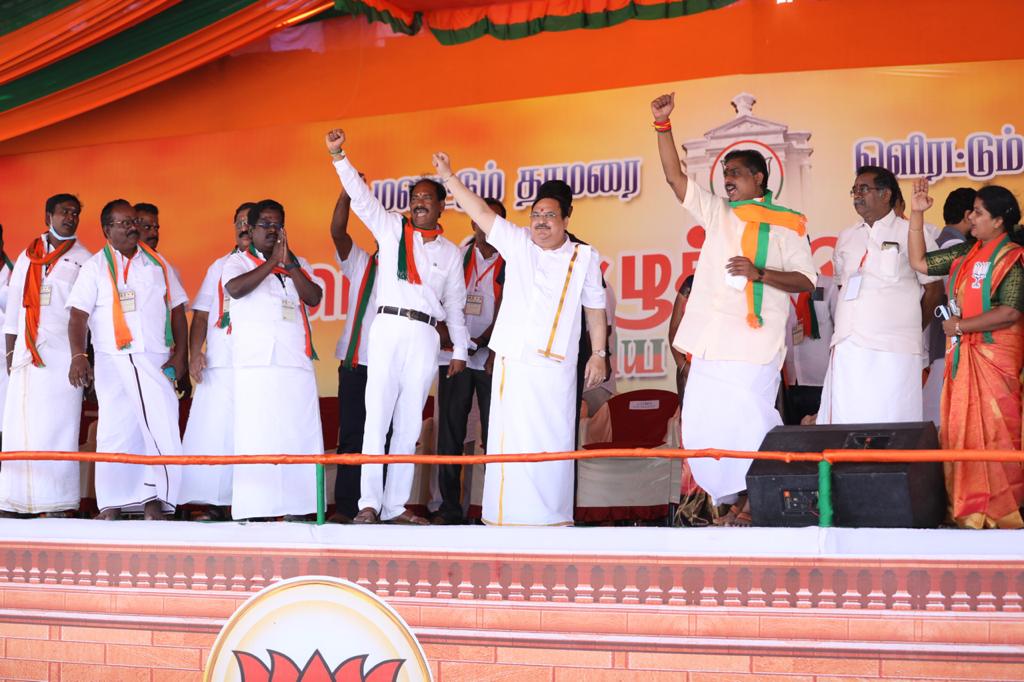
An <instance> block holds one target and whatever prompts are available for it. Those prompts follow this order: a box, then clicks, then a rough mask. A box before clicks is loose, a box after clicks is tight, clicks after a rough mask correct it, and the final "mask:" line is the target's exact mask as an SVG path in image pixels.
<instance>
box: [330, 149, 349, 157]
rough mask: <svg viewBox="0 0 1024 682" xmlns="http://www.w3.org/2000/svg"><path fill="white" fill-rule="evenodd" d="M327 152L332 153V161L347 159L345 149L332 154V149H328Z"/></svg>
mask: <svg viewBox="0 0 1024 682" xmlns="http://www.w3.org/2000/svg"><path fill="white" fill-rule="evenodd" d="M327 151H328V152H329V153H330V155H331V158H332V159H344V158H345V150H344V149H339V150H338V151H336V152H332V151H331V150H330V149H328V150H327Z"/></svg>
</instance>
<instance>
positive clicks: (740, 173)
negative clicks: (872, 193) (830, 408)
mask: <svg viewBox="0 0 1024 682" xmlns="http://www.w3.org/2000/svg"><path fill="white" fill-rule="evenodd" d="M674 108H675V94H674V93H673V94H671V95H662V96H660V97H658V98H656V99H655V100H654V101H653V102H651V113H652V114H654V129H655V131H656V134H657V138H658V153H659V155H660V156H661V166H662V170H663V171H664V172H665V180H666V181H667V182H668V185H669V187H671V188H672V191H673V193H674V194H675V195H676V198H677V199H679V201H680V202H681V203H682V205H683V208H685V209H686V210H687V211H689V212H690V213H691V214H692V215H693V217H695V218H696V219H697V220H698V221H700V223H701V224H702V225H703V226H704V229H705V231H706V232H707V238H706V240H705V241H704V246H703V248H702V249H701V253H700V260H699V261H698V262H697V271H696V273H695V274H694V278H693V292H692V295H691V296H690V299H689V301H688V303H687V306H686V315H685V316H683V319H682V322H681V323H680V325H679V330H678V331H677V333H676V336H675V339H674V340H673V345H674V346H675V348H676V349H678V350H680V351H682V352H684V353H692V354H693V359H692V364H691V366H690V374H689V377H688V379H687V385H686V394H685V396H684V397H683V410H682V437H683V438H682V439H683V446H684V447H686V448H688V449H691V450H701V449H705V448H717V449H723V450H751V451H753V450H757V449H758V447H760V445H761V441H762V440H763V439H764V436H765V434H766V433H767V432H768V431H770V430H771V429H772V428H773V427H774V426H778V425H779V424H781V423H782V418H781V417H780V416H779V412H778V410H776V409H775V400H776V397H777V396H778V391H779V379H780V376H779V370H780V368H781V367H782V361H783V359H784V357H785V352H786V350H785V348H786V344H785V335H786V320H787V318H788V316H789V306H790V302H789V294H791V293H796V292H801V291H808V292H810V291H813V290H814V280H815V277H816V273H815V268H814V262H813V260H812V258H811V247H810V244H808V243H807V239H806V238H805V236H804V235H805V234H806V227H805V219H804V217H803V216H802V215H801V214H799V213H797V212H796V211H792V210H790V209H788V208H784V207H782V206H778V205H776V204H774V203H773V201H772V193H771V192H770V191H769V190H768V165H767V163H766V162H765V160H764V157H762V156H761V154H760V153H759V152H756V151H753V150H749V149H743V150H734V151H732V152H729V153H728V154H726V155H725V161H724V163H723V167H722V174H723V175H724V180H725V191H726V194H727V195H728V198H727V199H723V198H722V197H718V196H715V195H714V194H712V193H711V192H709V191H707V190H705V189H704V188H702V187H698V186H697V183H695V182H690V179H689V178H687V176H686V173H685V172H683V169H682V166H681V164H680V162H679V153H678V151H677V150H676V144H675V141H674V139H673V137H672V124H671V123H670V122H669V115H670V114H671V113H672V110H673V109H674ZM712 172H714V170H712ZM751 461H752V460H749V459H723V460H720V461H717V460H714V459H710V458H698V459H691V460H690V468H691V470H692V471H693V476H694V479H696V481H697V483H698V484H699V485H700V486H701V487H702V488H704V490H706V491H707V492H708V494H709V495H711V497H712V499H713V500H715V502H716V504H719V503H724V504H731V503H733V502H736V504H735V505H733V507H732V508H731V509H730V510H729V512H728V513H727V514H725V515H724V516H722V517H720V521H721V522H722V523H726V524H728V523H737V524H740V523H746V524H749V515H748V513H747V512H746V510H745V509H744V506H745V505H744V503H743V502H740V501H739V500H738V499H737V498H738V494H739V493H741V492H743V491H744V490H746V487H747V486H746V475H747V469H749V468H750V464H751Z"/></svg>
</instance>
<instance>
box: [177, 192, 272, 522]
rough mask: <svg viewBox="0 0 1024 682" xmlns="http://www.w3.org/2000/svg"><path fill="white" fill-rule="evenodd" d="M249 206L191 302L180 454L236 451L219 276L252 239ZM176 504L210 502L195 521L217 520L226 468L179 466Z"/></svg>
mask: <svg viewBox="0 0 1024 682" xmlns="http://www.w3.org/2000/svg"><path fill="white" fill-rule="evenodd" d="M253 206H255V204H253V203H252V202H245V203H244V204H242V205H241V206H239V207H238V208H237V209H235V213H234V216H235V217H234V225H233V229H234V235H235V247H234V248H233V249H231V252H230V253H228V254H226V255H224V256H221V257H220V258H218V259H217V260H215V261H214V262H213V265H211V266H210V267H209V269H208V270H207V271H206V276H205V277H204V278H203V283H202V286H200V287H199V293H198V294H197V295H196V298H195V300H194V301H192V325H191V327H190V328H189V339H188V340H189V353H188V357H189V374H190V375H191V376H192V378H193V379H195V382H196V390H195V394H194V395H193V397H192V407H191V409H190V410H189V416H188V425H187V426H186V427H185V435H184V436H182V441H181V445H182V449H183V450H184V452H185V454H189V455H193V454H194V455H233V454H235V441H234V423H233V422H234V414H235V413H234V385H233V382H234V372H233V371H232V368H231V335H229V334H228V331H229V330H230V329H231V297H230V296H228V294H227V292H225V291H224V287H223V285H222V284H221V281H220V280H221V275H222V274H223V273H224V264H225V263H226V262H227V260H228V258H229V257H230V256H231V255H232V254H235V253H238V252H241V251H246V250H247V249H248V248H249V244H250V243H251V241H252V239H251V237H250V235H249V218H248V215H249V209H250V208H252V207H253ZM204 344H205V346H206V349H205V351H204V349H203V345H204ZM178 503H179V504H199V505H211V506H210V508H209V509H206V510H203V511H201V512H200V513H199V515H198V516H197V517H195V520H198V521H212V520H221V519H222V518H223V517H224V513H223V510H222V509H220V508H221V507H224V506H226V505H229V504H231V467H229V466H192V467H184V468H183V469H182V474H181V489H180V494H179V501H178Z"/></svg>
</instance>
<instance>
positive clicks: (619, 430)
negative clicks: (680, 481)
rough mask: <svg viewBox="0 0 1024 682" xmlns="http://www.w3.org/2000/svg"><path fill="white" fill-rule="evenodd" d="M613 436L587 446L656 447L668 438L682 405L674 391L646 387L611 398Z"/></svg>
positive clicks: (599, 447) (609, 404)
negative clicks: (673, 421)
mask: <svg viewBox="0 0 1024 682" xmlns="http://www.w3.org/2000/svg"><path fill="white" fill-rule="evenodd" d="M606 404H607V405H608V410H609V416H610V417H611V423H612V440H611V441H609V442H606V443H590V444H589V445H586V446H584V447H585V448H586V449H587V450H603V449H607V448H655V447H658V446H659V445H662V444H663V443H664V442H665V429H667V428H668V421H669V420H670V419H671V418H672V416H673V415H674V414H675V413H676V410H678V409H679V396H677V395H676V394H675V393H673V392H672V391H662V390H659V389H654V388H645V389H640V390H637V391H629V392H628V393H620V394H618V395H615V396H612V397H611V398H610V399H609V400H608V402H607V403H606Z"/></svg>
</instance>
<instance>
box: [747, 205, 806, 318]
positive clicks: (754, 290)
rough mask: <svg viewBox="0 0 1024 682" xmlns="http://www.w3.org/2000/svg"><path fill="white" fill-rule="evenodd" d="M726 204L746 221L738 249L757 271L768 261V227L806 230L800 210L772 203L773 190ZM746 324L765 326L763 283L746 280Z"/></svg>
mask: <svg viewBox="0 0 1024 682" xmlns="http://www.w3.org/2000/svg"><path fill="white" fill-rule="evenodd" d="M729 206H730V207H732V210H733V212H734V213H735V214H736V217H738V218H739V219H740V220H742V221H743V222H745V223H746V226H745V227H744V228H743V237H742V239H741V241H740V248H741V250H742V252H743V255H744V256H745V257H746V258H748V259H749V260H750V262H751V263H753V264H754V267H756V268H757V269H759V270H763V269H764V266H765V264H766V263H767V262H768V238H769V237H770V235H771V226H772V225H778V226H779V227H785V228H788V229H790V230H793V231H794V232H796V233H797V234H798V235H800V236H801V237H803V236H804V235H805V234H806V233H807V219H806V218H805V217H804V215H803V214H802V213H799V212H797V211H794V210H792V209H789V208H786V207H784V206H778V205H776V204H774V203H772V193H771V192H770V191H768V192H765V193H764V200H763V201H759V200H757V199H747V200H745V201H730V202H729ZM746 290H747V324H748V325H750V326H751V327H753V328H754V329H758V328H760V327H761V326H763V325H764V318H762V317H761V306H762V304H763V302H764V282H755V281H753V280H751V281H749V282H747V286H746Z"/></svg>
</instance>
